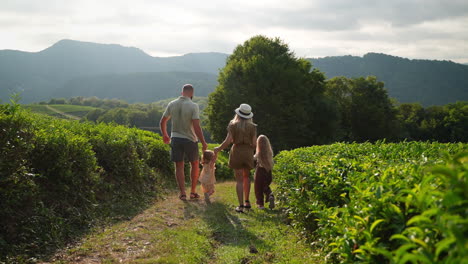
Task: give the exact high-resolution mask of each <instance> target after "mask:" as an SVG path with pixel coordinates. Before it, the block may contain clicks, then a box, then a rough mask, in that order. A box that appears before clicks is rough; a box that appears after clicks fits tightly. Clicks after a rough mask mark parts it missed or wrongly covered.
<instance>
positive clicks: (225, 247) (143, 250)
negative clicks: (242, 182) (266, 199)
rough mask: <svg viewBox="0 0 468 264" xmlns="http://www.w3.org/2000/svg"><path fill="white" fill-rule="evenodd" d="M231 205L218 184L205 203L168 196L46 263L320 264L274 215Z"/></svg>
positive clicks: (231, 197) (228, 188)
mask: <svg viewBox="0 0 468 264" xmlns="http://www.w3.org/2000/svg"><path fill="white" fill-rule="evenodd" d="M254 200H255V198H254V195H253V185H252V192H251V201H252V202H253V201H254ZM235 204H236V195H235V183H234V182H223V183H218V184H217V185H216V193H215V194H214V195H213V196H212V197H211V203H208V204H207V203H206V202H205V201H204V199H200V200H194V201H187V202H182V201H180V200H179V199H178V198H177V194H176V193H174V194H171V195H169V196H168V197H167V198H166V199H165V200H162V201H157V202H155V203H154V204H153V205H152V206H151V207H150V208H148V209H147V210H146V211H144V212H142V213H141V214H140V215H137V216H136V217H134V218H133V219H130V220H128V221H124V222H120V223H118V224H115V225H113V226H110V227H108V228H106V229H105V230H101V231H96V232H95V233H92V234H90V235H89V236H87V237H85V238H84V239H83V240H82V241H81V242H80V243H78V244H77V245H75V246H74V247H72V248H69V249H67V250H64V251H63V252H61V253H59V254H57V256H56V257H55V259H54V260H53V261H52V263H320V261H319V259H318V257H317V255H318V254H316V252H313V251H312V250H310V249H309V248H308V247H307V246H306V245H305V244H304V243H303V242H301V241H300V239H299V236H298V233H297V231H295V230H293V229H292V227H291V226H289V225H287V224H285V222H284V217H282V215H281V213H280V212H279V210H270V209H267V210H263V211H262V210H258V209H256V208H254V209H251V210H249V211H248V212H246V213H236V212H235V211H234V205H235Z"/></svg>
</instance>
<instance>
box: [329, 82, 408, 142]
mask: <svg viewBox="0 0 468 264" xmlns="http://www.w3.org/2000/svg"><path fill="white" fill-rule="evenodd" d="M325 94H326V95H327V96H328V97H329V98H330V99H331V100H332V101H333V102H335V103H336V105H337V107H338V109H339V112H340V128H339V131H338V139H339V140H345V141H357V142H364V141H376V140H379V139H387V140H395V139H397V138H398V133H399V123H398V120H397V118H396V110H395V109H394V107H393V104H392V102H391V101H390V98H389V97H388V95H387V91H386V90H385V89H384V84H383V83H382V82H379V81H377V79H376V78H375V77H373V76H368V77H367V78H363V77H360V78H353V79H348V78H346V77H335V78H332V79H330V80H327V83H326V91H325Z"/></svg>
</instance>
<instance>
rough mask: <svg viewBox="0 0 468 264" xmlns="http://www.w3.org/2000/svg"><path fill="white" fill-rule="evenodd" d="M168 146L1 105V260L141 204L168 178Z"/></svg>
mask: <svg viewBox="0 0 468 264" xmlns="http://www.w3.org/2000/svg"><path fill="white" fill-rule="evenodd" d="M168 154H169V146H168V145H166V144H164V143H163V142H162V141H161V137H160V136H159V135H157V134H154V133H151V132H147V131H142V130H138V129H129V128H125V127H122V126H115V125H108V124H99V125H93V124H90V123H79V122H77V121H67V120H60V119H55V118H51V117H47V116H44V115H38V114H31V113H29V112H26V111H24V110H22V109H20V108H19V105H17V104H16V103H15V102H13V103H12V104H10V105H1V106H0V157H1V159H0V201H1V203H2V210H1V211H0V252H1V255H0V261H2V260H5V259H6V258H7V257H9V256H18V257H20V258H21V257H22V256H25V257H28V256H29V257H30V256H37V255H38V254H41V253H47V252H50V251H51V250H53V249H55V248H57V247H59V246H63V245H64V244H65V243H67V242H69V241H70V239H71V238H73V237H75V236H76V235H77V234H79V233H80V232H83V231H85V230H86V229H87V228H89V226H90V225H91V224H93V223H95V222H96V221H99V219H103V218H106V217H112V218H113V217H122V216H128V215H131V214H132V213H134V212H135V211H137V210H139V208H141V207H142V206H145V204H147V201H148V200H149V199H152V198H153V197H154V196H155V195H158V193H160V190H161V186H162V184H163V182H165V181H166V180H168V179H170V180H169V181H171V182H172V179H173V177H172V175H173V165H172V162H170V161H169V155H168ZM129 208H132V210H129ZM10 260H11V261H13V262H14V260H13V259H10Z"/></svg>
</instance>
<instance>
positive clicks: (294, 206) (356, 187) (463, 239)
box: [274, 142, 468, 263]
mask: <svg viewBox="0 0 468 264" xmlns="http://www.w3.org/2000/svg"><path fill="white" fill-rule="evenodd" d="M457 153H458V154H457ZM275 159H276V165H275V168H274V175H275V176H274V179H275V181H276V182H277V183H278V189H277V192H278V198H279V201H280V203H281V204H282V205H283V206H285V207H286V208H287V212H288V215H289V217H290V218H291V219H292V224H293V225H295V226H297V227H298V228H301V229H302V230H303V233H304V235H305V237H306V238H307V239H308V240H309V242H310V243H311V245H312V246H314V247H317V249H320V250H319V251H320V252H322V253H323V257H324V259H326V262H327V263H462V262H463V261H466V260H467V259H468V248H467V245H468V218H467V215H468V192H467V190H468V183H467V177H468V176H467V174H468V173H467V162H468V154H467V144H461V143H459V144H440V143H429V142H426V143H422V142H403V143H398V144H385V143H383V142H377V143H376V144H370V143H364V144H333V145H328V146H315V147H309V148H300V149H296V150H292V151H284V152H281V153H280V154H279V155H277V156H276V157H275Z"/></svg>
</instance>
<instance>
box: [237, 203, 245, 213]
mask: <svg viewBox="0 0 468 264" xmlns="http://www.w3.org/2000/svg"><path fill="white" fill-rule="evenodd" d="M235 210H236V212H238V213H243V212H244V206H243V205H239V206H237V207H236V209H235Z"/></svg>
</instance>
